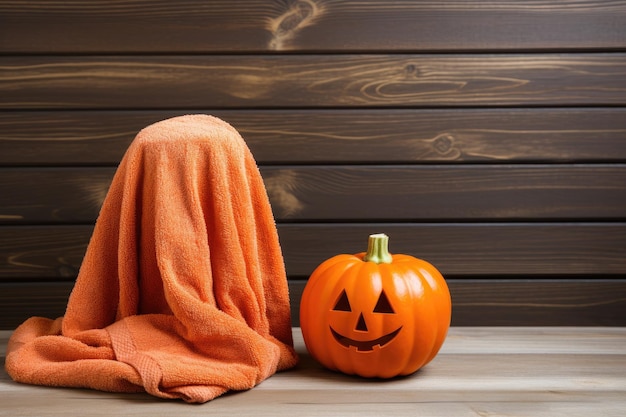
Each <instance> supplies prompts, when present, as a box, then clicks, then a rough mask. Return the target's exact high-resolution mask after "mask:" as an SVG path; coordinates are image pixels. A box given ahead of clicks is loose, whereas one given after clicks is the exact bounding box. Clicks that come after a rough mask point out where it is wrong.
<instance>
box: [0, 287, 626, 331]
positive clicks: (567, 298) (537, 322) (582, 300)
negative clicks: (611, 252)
mask: <svg viewBox="0 0 626 417" xmlns="http://www.w3.org/2000/svg"><path fill="white" fill-rule="evenodd" d="M447 281H448V286H449V287H450V293H451V296H452V325H453V326H574V325H576V326H625V325H626V316H625V315H624V314H623V311H624V310H625V309H626V281H625V280H623V279H615V280H607V279H563V280H545V279H510V280H502V279H489V280H485V279H467V280H466V279H463V280H461V279H449V280H447ZM305 283H306V281H304V280H291V281H290V282H289V292H290V298H291V310H292V323H293V325H294V326H298V325H299V309H300V297H301V295H302V290H303V289H304V286H305ZM72 287H73V282H21V283H0V329H14V328H15V327H17V326H18V325H19V324H21V323H22V322H23V321H24V320H26V319H27V318H29V317H32V316H41V317H48V318H56V317H60V316H62V315H63V314H64V313H65V307H66V305H67V300H68V297H69V294H70V291H71V289H72Z"/></svg>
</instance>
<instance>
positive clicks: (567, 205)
mask: <svg viewBox="0 0 626 417" xmlns="http://www.w3.org/2000/svg"><path fill="white" fill-rule="evenodd" d="M114 172H115V169H114V168H0V207H1V209H0V224H1V223H4V224H28V223H70V222H74V223H92V222H94V221H95V219H96V217H97V215H98V212H99V210H100V206H101V205H102V202H103V200H104V198H105V196H106V193H107V191H108V187H109V185H110V182H111V179H112V178H113V174H114ZM261 175H262V176H263V179H264V182H265V186H266V189H267V192H268V195H269V197H270V202H271V204H272V208H273V210H274V214H275V216H276V218H277V220H278V221H320V220H325V221H329V220H330V221H346V220H349V221H442V220H457V221H458V220H465V221H467V220H498V221H502V220H529V219H532V220H533V221H537V220H545V219H558V220H563V219H579V220H582V219H593V220H598V219H604V220H611V219H624V218H626V165H621V164H610V165H565V166H563V165H476V166H468V165H460V166H447V165H444V166H441V165H426V166H407V165H398V166H358V167H357V166H317V165H316V166H300V167H295V166H294V167H284V166H283V167H281V166H271V167H270V166H268V167H262V168H261Z"/></svg>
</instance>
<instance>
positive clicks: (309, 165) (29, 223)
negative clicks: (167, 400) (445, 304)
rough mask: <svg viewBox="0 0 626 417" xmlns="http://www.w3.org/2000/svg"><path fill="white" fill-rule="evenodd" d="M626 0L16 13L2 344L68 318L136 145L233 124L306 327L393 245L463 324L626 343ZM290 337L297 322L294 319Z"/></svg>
mask: <svg viewBox="0 0 626 417" xmlns="http://www.w3.org/2000/svg"><path fill="white" fill-rule="evenodd" d="M625 22H626V1H608V0H606V1H604V0H558V1H557V0H536V1H524V2H521V1H517V0H495V1H478V0H473V1H472V0H460V1H459V0H444V1H411V0H400V1H386V0H359V1H352V0H241V1H236V2H235V1H226V0H221V1H203V0H186V1H175V2H174V1H166V0H160V1H145V0H121V1H116V2H110V1H103V0H83V1H81V0H76V1H71V2H50V1H43V0H42V1H20V2H15V1H8V0H0V108H1V110H2V111H1V112H0V328H12V327H14V326H16V325H17V324H18V323H20V322H21V321H22V320H24V319H25V318H27V317H29V316H31V315H44V316H48V317H55V316H58V315H61V314H63V311H64V307H65V303H66V301H67V296H68V293H69V291H70V290H71V288H72V284H73V281H74V279H75V277H76V274H77V271H78V268H79V266H80V263H81V258H82V256H83V253H84V250H85V248H86V245H87V242H88V239H89V236H90V233H91V230H92V227H93V224H94V221H95V218H96V216H97V213H98V210H99V207H100V205H101V203H102V200H103V198H104V196H105V194H106V191H107V188H108V186H109V183H110V180H111V177H112V175H113V173H114V171H115V168H116V166H117V164H118V162H119V160H120V158H121V156H122V155H123V153H124V151H125V149H126V147H127V146H128V144H129V143H130V141H131V140H132V138H133V137H134V135H135V134H136V132H137V131H138V130H139V129H141V128H142V127H144V126H146V125H148V124H150V123H153V122H155V121H158V120H161V119H165V118H168V117H171V116H174V115H179V114H185V113H199V112H201V113H210V114H214V115H216V116H218V117H221V118H223V119H225V120H227V121H228V122H230V123H231V124H232V125H233V126H235V127H236V128H237V129H238V130H239V131H240V132H241V133H242V135H243V136H244V138H245V139H246V141H247V142H248V144H249V146H250V148H251V149H252V151H253V154H254V155H255V157H256V159H257V161H258V163H259V165H260V166H261V169H262V175H263V177H264V180H265V182H266V185H267V189H268V193H269V195H270V198H271V202H272V205H273V208H274V211H275V215H276V217H277V222H278V228H279V234H280V238H281V243H282V246H283V250H284V255H285V260H286V265H287V271H288V274H289V280H290V287H291V295H292V300H293V303H292V304H293V307H294V311H297V308H298V300H299V296H300V293H301V291H302V288H303V286H304V283H305V282H306V278H307V276H308V274H309V273H310V272H311V271H312V270H313V268H314V267H315V266H316V265H317V264H318V263H319V262H321V261H323V260H324V259H326V258H327V257H330V256H332V255H334V254H337V253H345V252H348V253H351V252H358V251H361V250H363V249H364V245H365V241H366V238H367V235H368V234H370V233H375V232H386V233H388V234H389V235H390V236H391V239H392V246H391V249H392V251H393V252H399V253H400V252H403V253H410V254H413V255H415V256H418V257H422V258H425V259H427V260H429V261H431V262H432V263H434V264H435V265H436V266H438V267H439V268H440V270H441V271H442V272H443V273H444V275H445V276H446V277H447V279H448V282H449V285H450V287H451V291H452V296H453V305H454V313H453V324H454V325H626V314H625V313H624V312H625V311H626V277H625V274H626V24H625ZM294 324H297V314H294Z"/></svg>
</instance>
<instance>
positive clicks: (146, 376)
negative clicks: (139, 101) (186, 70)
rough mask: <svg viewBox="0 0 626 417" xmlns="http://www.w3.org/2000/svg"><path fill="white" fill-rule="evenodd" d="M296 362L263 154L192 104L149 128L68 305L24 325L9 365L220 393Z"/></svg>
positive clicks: (137, 143) (17, 374) (114, 385)
mask: <svg viewBox="0 0 626 417" xmlns="http://www.w3.org/2000/svg"><path fill="white" fill-rule="evenodd" d="M296 361H297V356H296V354H295V352H294V350H293V342H292V337H291V323H290V310H289V296H288V289H287V281H286V276H285V269H284V263H283V258H282V254H281V251H280V246H279V242H278V235H277V232H276V226H275V223H274V218H273V216H272V212H271V208H270V205H269V200H268V198H267V194H266V191H265V188H264V186H263V182H262V179H261V176H260V174H259V171H258V168H257V166H256V163H255V161H254V159H253V157H252V155H251V153H250V151H249V149H248V148H247V146H246V145H245V143H244V141H243V139H242V138H241V136H239V134H238V133H237V131H236V130H235V129H234V128H232V127H231V126H230V125H228V124H227V123H225V122H223V121H221V120H219V119H217V118H214V117H211V116H206V115H190V116H182V117H176V118H173V119H168V120H165V121H162V122H158V123H155V124H153V125H151V126H149V127H147V128H145V129H143V130H142V131H141V132H140V133H139V134H138V135H137V137H136V138H135V140H134V141H133V143H132V144H131V146H130V147H129V149H128V151H127V152H126V155H125V156H124V158H123V160H122V162H121V164H120V166H119V168H118V170H117V172H116V174H115V177H114V179H113V182H112V184H111V187H110V189H109V192H108V194H107V197H106V199H105V201H104V204H103V206H102V209H101V211H100V215H99V217H98V221H97V223H96V227H95V229H94V232H93V236H92V237H91V241H90V242H89V246H88V249H87V252H86V254H85V258H84V260H83V263H82V266H81V269H80V273H79V276H78V279H77V281H76V284H75V287H74V289H73V291H72V294H71V296H70V299H69V301H68V305H67V310H66V313H65V316H64V317H61V318H59V319H57V320H50V319H46V318H41V317H33V318H31V319H29V320H27V321H26V322H24V323H23V324H22V325H21V326H20V327H18V329H16V331H15V332H14V334H13V335H12V336H11V338H10V340H9V345H8V351H7V357H6V369H7V372H8V373H9V374H10V375H11V377H12V378H13V379H15V380H16V381H19V382H24V383H31V384H39V385H51V386H65V387H85V388H93V389H99V390H105V391H114V392H136V391H144V390H145V391H146V392H148V393H150V394H152V395H155V396H158V397H163V398H182V399H183V400H185V401H188V402H206V401H209V400H211V399H213V398H215V397H216V396H218V395H220V394H222V393H224V392H226V391H228V390H245V389H249V388H252V387H253V386H255V385H256V384H258V383H260V382H261V381H263V380H264V379H266V378H268V377H269V376H271V375H272V374H273V373H275V372H277V371H280V370H285V369H288V368H290V367H293V366H294V365H295V364H296Z"/></svg>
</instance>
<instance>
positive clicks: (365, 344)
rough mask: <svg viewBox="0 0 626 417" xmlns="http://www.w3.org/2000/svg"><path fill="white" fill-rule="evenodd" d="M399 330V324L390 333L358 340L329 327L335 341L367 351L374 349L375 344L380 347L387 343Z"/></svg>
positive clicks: (400, 328)
mask: <svg viewBox="0 0 626 417" xmlns="http://www.w3.org/2000/svg"><path fill="white" fill-rule="evenodd" d="M400 330H402V326H400V327H399V328H398V329H396V330H394V331H393V332H391V333H388V334H386V335H384V336H381V337H379V338H378V339H374V340H366V341H360V340H354V339H350V338H349V337H346V336H344V335H342V334H340V333H337V332H336V331H335V329H333V328H332V327H331V328H330V332H331V333H332V334H333V336H334V337H335V340H336V341H337V342H339V343H340V344H341V345H343V346H345V347H347V348H349V347H350V346H354V347H356V350H358V351H361V352H368V351H371V350H374V346H376V345H379V346H380V347H383V346H385V345H386V344H387V343H389V342H391V340H393V338H394V337H396V336H397V335H398V333H400Z"/></svg>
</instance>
